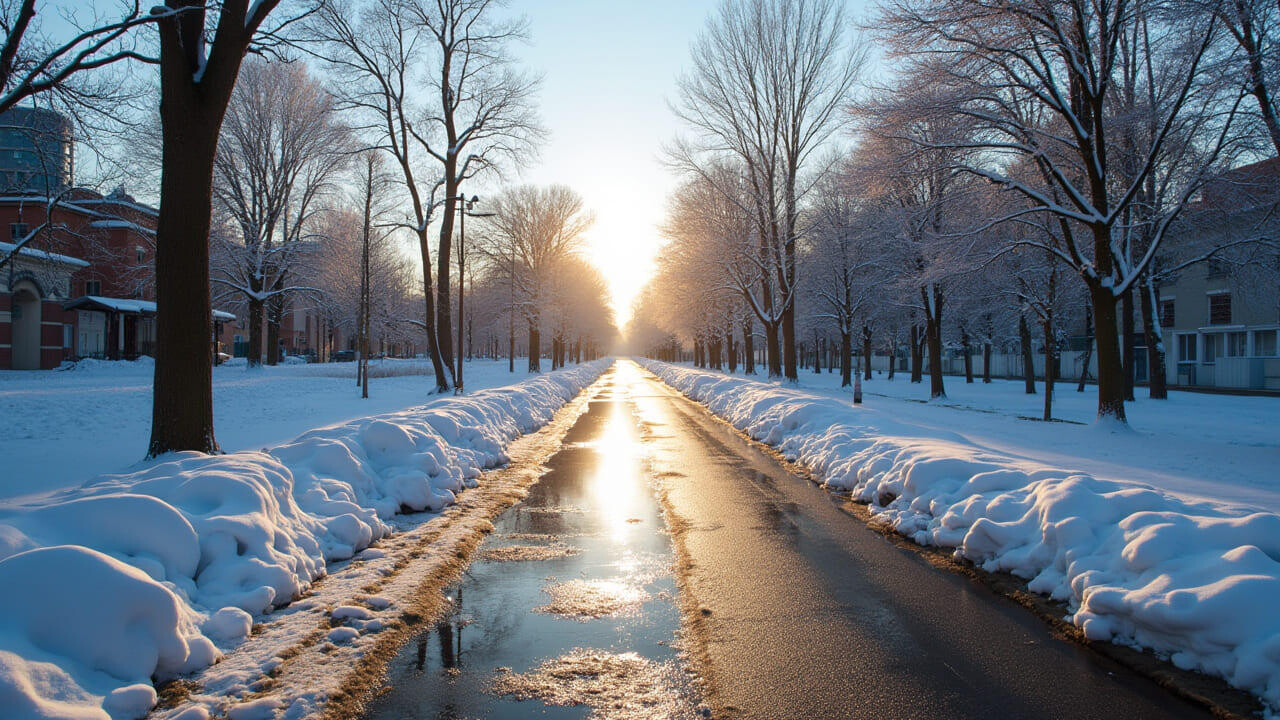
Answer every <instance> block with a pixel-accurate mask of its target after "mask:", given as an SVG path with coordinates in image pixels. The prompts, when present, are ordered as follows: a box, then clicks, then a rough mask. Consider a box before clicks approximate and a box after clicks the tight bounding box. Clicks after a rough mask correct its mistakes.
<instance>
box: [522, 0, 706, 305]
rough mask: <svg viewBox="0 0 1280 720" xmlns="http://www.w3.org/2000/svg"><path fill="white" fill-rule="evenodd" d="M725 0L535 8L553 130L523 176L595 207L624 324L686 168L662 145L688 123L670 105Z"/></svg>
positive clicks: (561, 3)
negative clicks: (664, 155)
mask: <svg viewBox="0 0 1280 720" xmlns="http://www.w3.org/2000/svg"><path fill="white" fill-rule="evenodd" d="M716 4H717V0H646V1H645V2H636V1H634V0H625V1H624V0H604V1H601V0H554V1H550V0H541V1H540V2H534V3H528V4H527V5H525V6H524V7H523V10H524V12H525V13H526V15H527V17H528V18H529V21H530V31H531V35H532V42H531V44H530V45H529V46H527V47H523V48H519V49H517V54H519V55H520V56H522V59H523V60H524V61H525V63H526V64H527V65H528V67H529V68H531V69H532V70H534V71H535V72H540V73H542V74H543V86H542V91H541V93H540V95H539V104H540V106H541V114H542V120H543V123H544V125H545V126H546V127H547V128H548V130H549V131H550V136H549V139H548V141H547V142H546V144H545V145H544V146H543V148H542V153H541V157H540V158H539V159H538V160H537V161H535V162H534V163H533V164H531V166H530V167H529V168H528V169H527V170H526V171H525V172H524V173H523V174H522V175H521V176H520V181H522V182H533V183H539V184H544V183H563V184H565V185H568V186H569V187H572V188H573V189H574V190H576V191H577V192H579V193H580V194H581V195H582V196H583V198H584V200H585V202H586V206H587V207H588V208H589V209H590V210H591V211H592V212H593V213H594V214H595V225H594V226H593V227H592V229H591V231H590V234H589V236H588V240H587V245H588V255H589V257H590V258H591V260H592V261H593V262H594V263H595V264H596V265H597V267H599V268H600V270H601V272H602V273H603V274H604V275H605V277H606V278H607V279H608V281H609V284H610V290H611V293H612V296H613V304H614V310H615V311H616V312H617V316H618V322H619V324H622V323H624V322H625V321H626V319H627V316H628V315H629V314H630V308H631V301H632V299H633V298H634V297H635V295H636V293H637V292H638V291H639V290H640V288H641V287H642V286H643V285H644V282H645V280H646V279H647V278H648V276H649V274H650V273H651V272H652V267H653V259H654V255H655V253H656V251H657V249H658V247H659V246H660V245H661V242H662V241H661V237H660V235H659V232H658V226H659V225H660V224H661V222H662V219H663V208H664V204H665V201H666V196H667V194H668V192H670V190H671V188H672V187H673V186H674V185H675V179H674V178H673V177H672V175H671V174H670V173H669V172H668V171H667V170H665V169H664V168H663V166H662V161H661V148H662V145H663V143H664V142H667V141H668V140H670V139H671V138H673V137H675V135H676V134H677V133H678V132H679V130H680V127H679V124H678V122H677V121H676V119H675V117H674V116H673V115H672V113H671V111H670V110H669V108H668V105H667V101H668V99H674V90H675V81H676V77H677V76H678V74H679V73H680V71H681V69H682V68H683V67H684V66H685V64H686V63H687V62H688V58H689V45H690V43H691V42H692V41H693V39H694V38H695V37H696V35H697V33H698V32H699V31H700V30H701V28H702V26H703V24H704V23H705V21H706V18H707V17H708V16H709V15H710V13H711V11H712V10H713V9H714V7H715V6H716Z"/></svg>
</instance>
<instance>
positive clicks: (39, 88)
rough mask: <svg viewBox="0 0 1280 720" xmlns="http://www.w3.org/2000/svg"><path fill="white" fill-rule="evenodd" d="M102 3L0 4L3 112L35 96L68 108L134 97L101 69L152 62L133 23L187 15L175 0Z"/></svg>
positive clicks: (99, 107) (108, 105)
mask: <svg viewBox="0 0 1280 720" xmlns="http://www.w3.org/2000/svg"><path fill="white" fill-rule="evenodd" d="M102 5H104V3H97V4H96V5H95V4H86V5H85V6H83V7H81V8H77V9H76V10H74V11H72V12H69V13H64V12H61V11H60V10H61V9H60V8H59V7H58V6H57V5H56V4H48V5H43V6H40V7H38V6H37V3H36V0H16V1H15V0H8V1H7V2H4V3H2V4H0V34H2V35H3V45H0V112H4V111H6V110H8V109H10V108H12V107H16V106H17V105H18V104H19V103H21V102H23V101H25V100H31V101H32V102H35V101H36V100H37V99H38V100H40V101H41V102H44V103H46V104H47V105H49V106H51V107H58V108H61V109H64V110H68V111H72V112H75V111H77V110H80V109H83V110H89V111H98V112H106V111H116V110H118V108H117V103H118V102H120V101H121V100H122V99H124V98H127V97H129V96H130V95H131V90H130V88H129V86H128V83H126V82H124V81H123V79H122V77H121V76H120V74H118V73H107V74H104V73H102V72H101V71H102V70H103V69H104V68H108V67H110V66H112V65H116V64H117V63H121V62H122V61H129V60H136V61H141V62H147V63H152V64H155V63H157V62H158V59H157V58H155V57H154V56H152V55H150V54H149V53H148V52H147V51H146V50H145V49H144V43H143V42H142V41H140V39H139V38H138V36H137V33H136V32H135V28H137V27H139V26H142V25H146V24H150V23H156V22H160V21H162V20H172V19H174V17H175V16H176V15H177V14H178V13H182V12H186V10H185V9H184V7H182V6H177V5H172V4H171V5H168V6H167V7H165V8H146V9H144V8H143V4H142V3H141V2H137V1H136V0H121V1H120V2H117V3H115V9H114V10H106V9H104V8H103V7H101V6H102ZM54 15H56V17H53V16H54Z"/></svg>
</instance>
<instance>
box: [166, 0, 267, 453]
mask: <svg viewBox="0 0 1280 720" xmlns="http://www.w3.org/2000/svg"><path fill="white" fill-rule="evenodd" d="M279 3H280V0H255V2H254V3H253V4H252V6H250V4H249V2H248V0H225V1H224V2H223V3H222V4H221V5H219V6H218V8H217V9H216V11H215V12H213V13H212V14H213V15H216V19H215V18H214V17H210V15H211V12H210V9H209V7H208V6H206V5H205V4H203V3H202V2H200V0H166V3H165V7H166V8H167V11H163V12H162V13H160V14H161V15H162V17H161V19H160V20H159V21H158V23H157V27H158V28H159V31H160V127H161V141H162V146H163V151H162V155H163V162H162V167H163V169H162V171H161V179H160V218H159V221H158V223H157V226H156V307H157V311H156V371H155V390H154V394H153V398H154V399H153V403H152V412H151V443H150V446H149V449H148V452H147V454H148V456H151V457H154V456H156V455H162V454H164V453H167V452H173V451H175V450H198V451H201V452H217V451H218V441H217V440H216V439H215V438H214V434H213V385H212V377H211V374H210V373H211V370H212V364H213V353H212V350H211V345H212V338H213V320H212V304H211V301H210V298H209V226H210V218H211V213H212V206H213V165H214V158H215V156H216V154H217V148H218V136H219V134H220V131H221V128H222V120H223V117H224V116H225V114H226V110H227V105H228V104H229V103H230V102H231V92H232V89H233V88H234V87H235V82H236V78H237V76H238V75H239V73H240V64H241V62H242V61H243V60H244V56H245V53H246V52H247V51H248V50H249V47H250V44H251V43H252V42H253V39H254V36H255V35H256V34H257V33H258V32H259V31H260V29H262V27H263V24H264V23H265V22H266V20H267V17H268V16H269V15H270V14H271V12H272V11H273V10H275V8H276V6H277V5H278V4H279ZM206 22H211V23H212V30H209V28H207V27H206ZM285 23H288V20H286V21H285ZM278 30H279V27H277V28H272V29H270V30H266V31H265V32H266V33H267V34H268V35H273V34H275V32H277V31H278Z"/></svg>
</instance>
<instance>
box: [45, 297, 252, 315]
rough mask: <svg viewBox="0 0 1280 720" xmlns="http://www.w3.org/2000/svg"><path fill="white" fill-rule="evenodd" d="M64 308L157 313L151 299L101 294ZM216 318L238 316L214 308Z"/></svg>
mask: <svg viewBox="0 0 1280 720" xmlns="http://www.w3.org/2000/svg"><path fill="white" fill-rule="evenodd" d="M62 309H63V310H99V311H107V312H118V313H124V314H126V315H155V314H156V304H155V302H154V301H151V300H134V299H132V298H110V297H102V296H100V295H84V296H82V297H78V298H76V299H75V300H70V301H68V302H65V303H63V304H62ZM213 319H214V320H235V319H236V316H235V315H234V314H232V313H229V312H226V311H225V310H214V311H213Z"/></svg>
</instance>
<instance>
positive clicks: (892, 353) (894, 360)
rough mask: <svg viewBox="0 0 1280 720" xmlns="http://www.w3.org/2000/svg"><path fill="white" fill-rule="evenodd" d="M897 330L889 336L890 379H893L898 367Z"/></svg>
mask: <svg viewBox="0 0 1280 720" xmlns="http://www.w3.org/2000/svg"><path fill="white" fill-rule="evenodd" d="M896 335H897V331H896V330H895V331H894V334H893V335H890V336H889V381H890V382H892V381H893V375H894V373H895V372H897V369H898V340H897V337H896Z"/></svg>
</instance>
